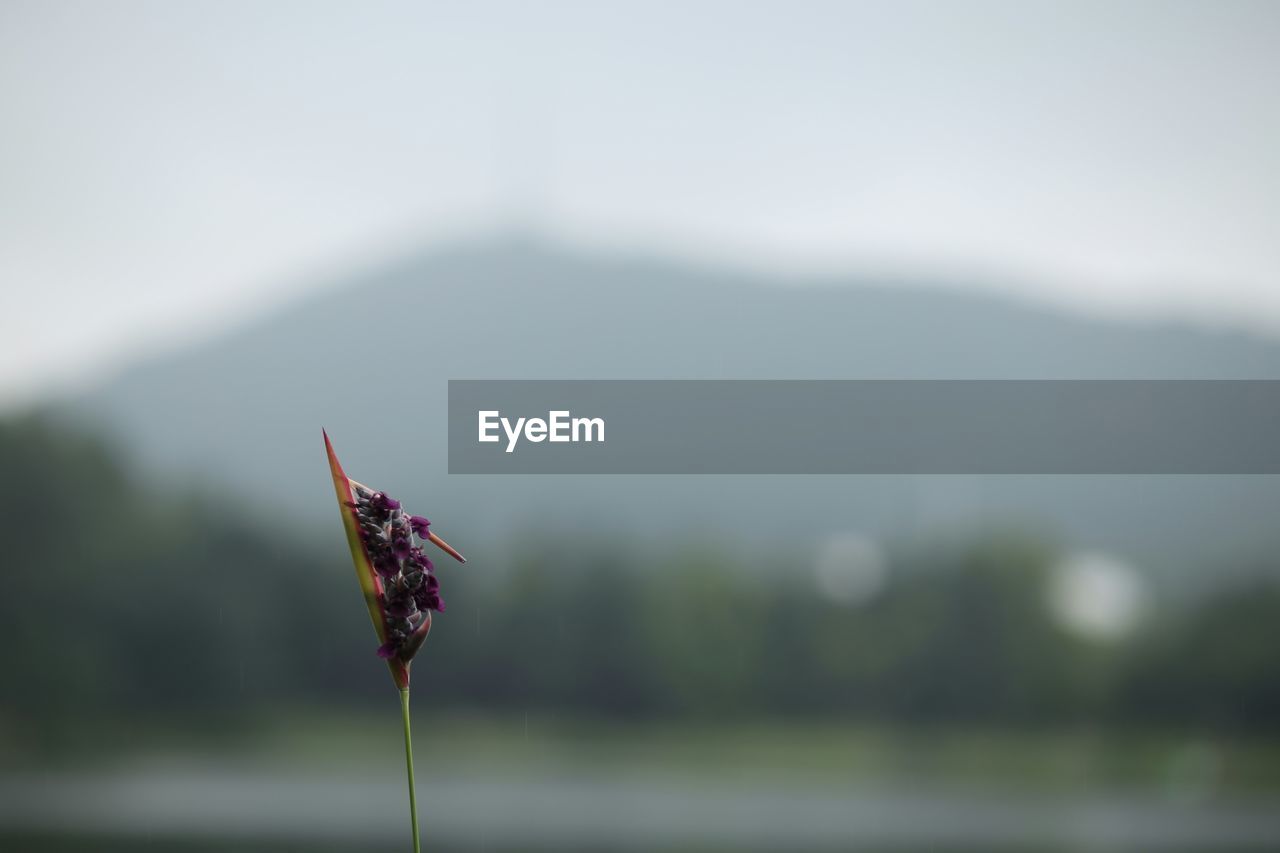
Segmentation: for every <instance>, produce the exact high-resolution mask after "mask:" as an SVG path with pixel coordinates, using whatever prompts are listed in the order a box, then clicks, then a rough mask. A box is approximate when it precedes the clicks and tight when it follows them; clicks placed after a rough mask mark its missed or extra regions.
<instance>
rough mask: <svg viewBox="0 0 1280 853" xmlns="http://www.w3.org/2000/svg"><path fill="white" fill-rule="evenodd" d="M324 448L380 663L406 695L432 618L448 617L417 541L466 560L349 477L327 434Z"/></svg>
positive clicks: (423, 523)
mask: <svg viewBox="0 0 1280 853" xmlns="http://www.w3.org/2000/svg"><path fill="white" fill-rule="evenodd" d="M324 445H325V451H326V453H327V454H328V457H329V471H330V473H331V474H332V476H333V487H334V492H335V494H336V496H337V499H338V509H339V511H340V512H341V513H342V525H343V528H344V529H345V530H346V534H347V545H348V547H349V548H350V549H351V559H352V562H353V563H354V564H355V568H356V577H357V579H358V580H359V581H360V590H361V592H363V593H364V599H365V605H366V607H368V609H369V618H370V619H371V620H372V622H373V629H374V632H375V633H376V634H377V636H378V644H379V645H378V648H377V654H378V657H380V658H382V659H383V660H385V661H386V662H387V666H388V667H389V668H390V670H391V678H392V680H393V681H394V682H395V684H396V687H397V688H399V689H400V690H402V691H403V690H407V689H408V687H409V666H410V664H411V663H412V662H413V657H414V655H415V654H417V652H418V649H420V648H421V647H422V644H423V642H424V641H425V640H426V638H427V633H428V632H429V631H430V630H431V612H432V611H433V610H434V611H438V612H443V611H444V599H443V598H441V596H440V581H439V580H438V579H437V578H436V576H435V575H434V574H433V573H432V570H433V568H434V567H433V566H432V564H431V561H430V560H428V559H427V558H426V557H425V555H423V553H422V549H421V548H420V547H418V546H417V545H415V544H414V539H415V537H416V538H417V539H419V540H421V541H423V542H431V543H432V544H434V545H436V546H437V547H439V548H441V549H443V550H444V551H445V553H447V554H449V555H450V556H451V557H453V558H454V559H456V560H457V561H458V562H460V563H465V562H466V560H465V559H464V558H463V556H462V555H461V554H459V553H458V552H457V551H456V550H454V549H453V548H452V547H450V546H449V544H448V543H446V542H445V541H444V540H443V539H441V538H440V537H439V536H436V535H435V534H434V533H431V532H430V531H429V529H428V528H429V526H430V522H428V521H427V520H426V519H425V518H423V517H421V516H410V515H407V514H406V513H405V512H404V511H403V510H402V508H401V506H400V502H399V501H397V500H396V499H395V498H392V497H391V496H389V495H387V494H386V493H385V492H380V491H376V490H374V489H371V488H369V487H368V486H365V485H364V484H362V483H357V482H356V481H355V480H352V479H351V478H350V477H348V476H347V475H346V472H345V471H343V470H342V464H341V463H340V462H338V457H337V455H336V454H335V453H334V452H333V444H332V442H330V441H329V434H328V433H327V432H326V433H324Z"/></svg>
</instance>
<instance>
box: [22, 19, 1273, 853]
mask: <svg viewBox="0 0 1280 853" xmlns="http://www.w3.org/2000/svg"><path fill="white" fill-rule="evenodd" d="M1277 43H1280V7H1277V6H1276V5H1275V4H1271V3H1266V2H1258V3H1241V2H1138V0H1134V2H1128V3H1124V4H1115V3H1093V2H1072V3H1012V2H1010V3H987V2H965V3H914V2H912V3H893V4H890V3H857V2H839V3H819V2H813V3H788V4H783V3H750V4H746V3H713V2H699V3H679V4H661V3H653V2H646V3H622V2H618V3H558V2H557V3H541V4H522V3H517V2H508V3H477V4H466V5H461V4H445V3H405V4H399V3H384V2H373V3H360V4H356V3H347V4H332V3H293V2H283V0H281V2H272V3H266V4H250V3H239V2H232V3H199V2H191V3H183V4H170V3H158V2H157V3H138V2H112V3H71V2H41V3H36V2H30V3H29V2H20V0H0V112H2V114H3V116H4V131H3V133H0V476H3V480H4V485H5V488H4V489H3V491H2V492H0V542H2V543H3V548H2V551H0V553H2V555H3V557H2V560H3V566H4V594H3V596H0V649H3V653H2V654H3V657H2V661H3V663H2V666H3V669H0V676H2V677H0V847H3V848H4V849H6V850H14V851H54V850H73V849H74V850H104V851H114V850H122V851H123V850H140V849H148V850H152V849H154V850H175V851H277V850H280V851H284V850H298V849H308V850H332V851H357V850H359V851H371V850H402V849H407V846H408V843H407V842H408V838H407V835H408V827H407V821H406V818H405V814H404V812H405V802H404V788H403V781H402V774H403V765H402V758H401V754H400V749H401V741H400V737H401V734H400V732H399V730H398V724H399V723H398V718H397V711H396V708H395V702H396V697H395V694H394V692H393V688H392V685H391V684H390V682H389V680H388V677H387V673H386V671H385V668H384V667H383V666H382V665H381V663H379V662H378V660H377V659H376V658H375V657H374V655H373V651H374V648H375V646H376V641H375V639H374V636H373V632H372V631H371V630H370V627H369V624H368V617H367V615H366V613H365V611H364V608H362V607H361V606H360V602H359V599H358V597H357V595H358V589H357V585H356V583H355V580H354V579H353V577H352V570H351V567H350V565H349V561H348V558H347V554H346V550H345V548H344V547H343V535H342V531H341V528H340V525H339V523H338V517H337V514H336V513H335V511H334V507H333V498H332V492H331V490H330V485H329V482H328V472H327V469H326V466H325V462H324V457H323V453H322V446H321V440H320V429H321V427H322V426H323V427H325V428H327V429H328V431H329V434H330V435H331V436H332V438H333V440H334V442H335V445H336V447H337V450H338V452H339V454H340V455H341V456H342V459H343V462H344V463H345V465H346V467H347V470H348V471H349V472H350V473H351V475H352V476H354V477H356V478H357V479H359V480H361V481H363V482H366V483H370V484H375V485H377V486H379V487H381V488H385V489H386V490H387V491H389V492H390V493H392V494H394V495H396V496H398V497H400V498H401V499H402V500H404V501H405V503H406V504H407V505H408V506H409V507H410V508H411V509H413V510H414V511H416V512H419V513H422V514H425V515H427V516H429V517H430V518H431V519H432V521H433V523H434V526H435V529H436V530H438V531H439V532H440V533H441V534H442V535H443V536H444V537H445V538H446V539H448V540H449V541H450V542H451V543H452V544H454V545H456V546H458V547H459V548H460V549H461V550H462V551H464V552H465V553H466V554H467V555H468V557H469V558H470V562H469V563H468V564H467V565H466V566H465V567H461V566H455V565H444V564H441V566H440V569H439V572H440V575H441V578H442V581H443V585H444V594H445V598H446V601H447V606H448V609H447V612H446V613H444V614H443V615H441V616H440V618H439V619H438V620H437V621H436V623H435V630H434V631H433V632H432V636H431V639H430V641H429V642H428V644H427V646H426V647H425V649H424V651H423V653H422V654H421V655H420V656H419V658H418V661H417V664H416V666H415V667H414V672H415V682H414V684H415V690H414V697H415V698H414V702H415V711H414V727H415V735H416V737H415V741H416V745H417V759H418V777H419V786H420V787H419V792H420V797H419V799H420V803H421V807H422V815H423V826H424V836H425V838H426V841H427V847H428V848H429V849H435V850H496V851H508V850H512V851H513V850H543V849H545V850H552V849H554V850H573V849H581V850H731V849H762V850H789V851H794V850H818V849H860V850H882V849H893V850H925V849H928V850H956V851H959V850H991V849H1017V850H1052V851H1127V850H1135V851H1136V850H1143V851H1147V850H1157V849H1174V848H1176V849H1182V850H1195V851H1222V850H1232V849H1280V808H1278V807H1280V670H1278V669H1277V666H1276V661H1275V650H1276V649H1277V648H1280V530H1278V529H1277V525H1276V519H1277V517H1280V482H1277V480H1276V478H1270V477H1207V476H1198V477H1172V476H1165V477H1039V476H1025V477H644V476H638V477H575V476H559V477H498V476H471V477H464V476H449V475H448V474H447V472H446V461H445V460H446V457H445V435H444V428H445V390H446V382H447V380H448V379H450V378H453V379H476V378H507V379H511V378H707V379H714V378H766V379H767V378H797V379H807V378H816V379H824V378H953V379H962V378H994V379H1001V378H1056V379H1064V378H1091V379H1097V378H1101V379H1108V378H1126V379H1135V378H1152V379H1160V378H1180V379H1181V378H1202V379H1214V378H1222V379H1227V378H1270V379H1280V287H1277V286H1276V285H1277V278H1276V277H1277V272H1278V271H1280V227H1278V226H1280V156H1278V155H1277V152H1278V151H1280V91H1278V85H1277V84H1278V81H1280V53H1278V52H1277V51H1276V50H1275V46H1276V44H1277ZM851 438H852V440H856V436H854V437H851ZM673 440H674V439H673Z"/></svg>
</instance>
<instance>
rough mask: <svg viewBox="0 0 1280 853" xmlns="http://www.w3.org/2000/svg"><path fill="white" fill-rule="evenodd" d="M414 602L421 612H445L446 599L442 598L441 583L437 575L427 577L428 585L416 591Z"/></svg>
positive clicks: (425, 584)
mask: <svg viewBox="0 0 1280 853" xmlns="http://www.w3.org/2000/svg"><path fill="white" fill-rule="evenodd" d="M413 600H414V603H416V604H417V605H418V609H419V610H435V611H437V612H439V613H443V612H444V599H443V598H441V597H440V581H439V580H438V579H437V578H436V576H435V575H427V580H426V583H424V584H423V585H422V586H420V587H418V588H417V589H416V590H414V592H413Z"/></svg>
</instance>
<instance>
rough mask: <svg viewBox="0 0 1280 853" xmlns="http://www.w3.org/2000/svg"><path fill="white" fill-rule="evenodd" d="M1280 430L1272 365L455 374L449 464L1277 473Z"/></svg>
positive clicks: (740, 470)
mask: <svg viewBox="0 0 1280 853" xmlns="http://www.w3.org/2000/svg"><path fill="white" fill-rule="evenodd" d="M482 438H483V440H482ZM1278 438H1280V381H1271V380H1241V381H1213V380H1210V381H1199V380H1197V381H1146V380H1142V381H1137V380H1135V381H1092V380H1089V381H1048V380H1046V381H1002V380H990V381H987V380H979V381H915V380H912V381H897V380H884V381H825V380H824V381H790V380H786V381H777V380H760V381H756V380H746V381H730V380H725V381H721V380H706V381H670V380H566V381H561V380H537V381H527V380H520V381H493V380H483V381H480V380H476V381H472V380H450V381H449V472H450V473H451V474H1277V473H1280V441H1278V440H1277V439H1278Z"/></svg>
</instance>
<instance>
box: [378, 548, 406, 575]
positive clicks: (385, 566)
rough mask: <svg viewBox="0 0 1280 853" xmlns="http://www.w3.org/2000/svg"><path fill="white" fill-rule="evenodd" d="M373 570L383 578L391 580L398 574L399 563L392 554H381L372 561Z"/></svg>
mask: <svg viewBox="0 0 1280 853" xmlns="http://www.w3.org/2000/svg"><path fill="white" fill-rule="evenodd" d="M373 570H374V571H375V572H377V573H378V574H379V575H381V576H382V577H384V578H393V577H395V576H396V575H398V574H400V561H399V560H397V559H396V557H395V555H394V554H391V553H388V552H383V553H381V554H379V555H378V556H377V557H376V558H375V559H374V561H373Z"/></svg>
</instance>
